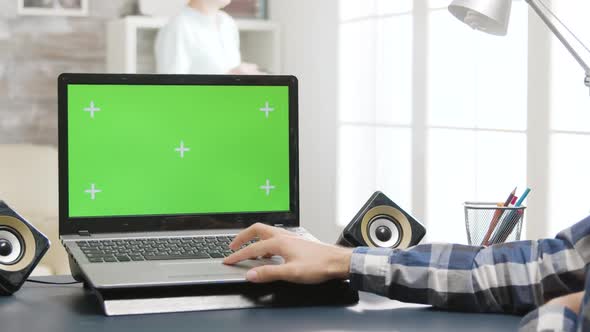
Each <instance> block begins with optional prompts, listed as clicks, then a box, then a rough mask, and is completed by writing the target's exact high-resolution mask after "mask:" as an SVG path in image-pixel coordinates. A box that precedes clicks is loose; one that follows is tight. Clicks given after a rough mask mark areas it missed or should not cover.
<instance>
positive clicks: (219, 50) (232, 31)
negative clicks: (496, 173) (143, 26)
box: [155, 7, 242, 74]
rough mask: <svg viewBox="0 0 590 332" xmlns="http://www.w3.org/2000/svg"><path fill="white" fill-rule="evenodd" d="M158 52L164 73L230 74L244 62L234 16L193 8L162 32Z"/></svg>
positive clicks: (157, 55) (157, 41) (156, 47)
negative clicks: (202, 11) (213, 14)
mask: <svg viewBox="0 0 590 332" xmlns="http://www.w3.org/2000/svg"><path fill="white" fill-rule="evenodd" d="M155 52H156V67H157V72H158V73H160V74H227V73H228V72H229V71H230V70H232V69H234V68H235V67H237V66H239V65H240V63H241V62H242V60H241V56H240V33H239V31H238V26H237V25H236V22H235V21H234V20H233V19H232V18H231V16H229V15H228V14H227V13H225V12H223V11H219V13H218V14H217V15H216V16H213V17H212V16H207V15H203V14H202V13H200V12H199V11H197V10H195V9H193V8H190V7H186V8H185V9H183V11H182V12H181V13H180V14H178V15H177V16H175V17H173V18H171V19H170V22H168V24H167V25H166V26H165V27H164V28H162V29H161V30H160V31H159V32H158V36H157V38H156V45H155Z"/></svg>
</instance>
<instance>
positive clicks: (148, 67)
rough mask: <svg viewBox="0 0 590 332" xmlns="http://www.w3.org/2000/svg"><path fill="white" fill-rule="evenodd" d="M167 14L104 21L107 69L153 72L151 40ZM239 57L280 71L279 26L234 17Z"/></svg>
mask: <svg viewBox="0 0 590 332" xmlns="http://www.w3.org/2000/svg"><path fill="white" fill-rule="evenodd" d="M167 21H168V18H165V17H150V16H127V17H125V18H121V19H117V20H113V21H110V22H109V23H108V25H107V72H109V73H154V72H155V59H154V41H155V38H156V34H157V32H158V29H160V28H161V27H163V26H164V25H166V22H167ZM236 22H237V24H238V28H239V30H240V39H241V51H242V60H243V61H244V62H251V63H255V64H257V65H258V66H259V67H260V68H261V70H262V71H265V72H268V73H270V74H280V73H281V56H280V46H281V45H280V28H279V25H278V24H277V23H274V22H271V21H266V20H246V19H238V20H236Z"/></svg>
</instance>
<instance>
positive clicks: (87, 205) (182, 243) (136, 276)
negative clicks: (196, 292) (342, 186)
mask: <svg viewBox="0 0 590 332" xmlns="http://www.w3.org/2000/svg"><path fill="white" fill-rule="evenodd" d="M144 87H145V88H144ZM159 87H160V89H158V88H159ZM201 87H203V88H202V89H210V90H207V93H208V94H209V95H211V96H214V95H215V93H217V92H220V93H225V92H224V91H225V90H224V89H227V91H228V92H227V94H228V95H230V96H232V94H235V96H237V97H236V98H235V100H236V101H235V103H236V105H238V106H239V105H244V104H245V103H246V102H240V100H239V98H238V97H240V98H241V97H242V96H243V98H251V97H252V95H255V94H258V93H260V94H261V96H262V95H263V94H264V93H263V92H262V91H267V90H268V91H270V92H269V95H270V97H268V96H265V97H264V98H261V100H260V105H259V106H260V107H259V108H257V109H253V110H252V118H253V119H254V117H257V118H255V120H248V121H246V122H250V121H251V122H252V124H248V123H245V124H244V126H248V125H251V126H254V127H255V126H259V125H261V124H262V125H266V123H263V122H262V121H269V120H270V119H272V117H273V116H279V115H280V112H285V113H287V114H283V115H282V116H283V117H287V118H288V125H287V122H285V121H286V120H284V118H283V120H281V121H283V124H282V125H281V126H282V127H280V126H278V125H277V126H278V127H277V128H278V129H277V133H280V132H282V130H283V129H284V131H285V132H284V133H283V134H282V135H277V137H280V139H284V140H286V141H285V142H282V143H281V144H282V145H281V146H284V147H286V146H288V170H287V166H286V165H285V162H283V163H282V164H280V163H277V165H280V166H278V167H276V169H272V170H269V172H275V173H277V174H280V175H281V176H282V178H284V179H288V184H287V183H286V180H285V183H284V186H286V185H288V187H289V188H288V193H286V194H285V193H284V192H283V195H284V196H281V197H283V198H281V201H280V202H278V203H277V204H276V206H277V207H273V208H271V209H269V210H268V211H265V210H264V209H263V208H256V207H253V209H249V210H248V211H246V212H244V211H240V210H239V209H240V206H241V207H246V208H248V207H249V206H248V205H247V204H246V205H244V204H242V203H240V204H242V205H239V204H238V203H239V202H241V201H242V200H243V201H244V202H249V201H250V200H252V204H253V205H256V204H258V205H260V204H265V203H264V200H263V198H266V197H272V194H273V192H272V191H271V190H276V191H277V192H278V189H277V188H279V187H280V184H277V183H272V182H270V181H269V180H268V179H262V180H260V186H259V187H257V188H255V189H257V190H259V191H256V190H254V189H252V194H247V195H244V197H243V198H241V197H237V199H233V200H232V199H228V202H226V203H224V204H226V205H227V206H228V207H229V208H228V210H227V211H220V210H219V209H217V211H215V212H211V213H210V212H207V210H208V206H207V204H208V203H205V202H204V201H211V202H212V203H215V202H216V201H217V200H214V199H213V198H212V199H211V200H209V199H202V200H201V201H203V202H201V201H199V200H197V201H195V202H194V207H193V205H190V204H189V205H186V206H182V207H180V205H179V209H181V208H182V209H181V210H184V211H180V212H174V210H173V208H174V207H175V206H174V204H176V201H177V200H180V198H181V197H176V196H180V192H183V191H184V190H193V188H192V187H191V188H188V189H187V188H184V187H182V182H179V183H180V184H178V186H180V187H179V189H178V192H179V194H178V195H177V194H176V193H175V190H169V189H170V188H168V187H166V186H165V185H162V184H160V185H159V187H158V185H154V187H155V188H161V189H155V192H152V193H150V194H149V196H145V202H144V201H142V200H141V199H127V198H128V197H135V194H134V193H135V191H134V190H136V189H134V188H133V186H130V185H121V183H127V182H128V181H127V177H120V172H125V170H126V169H127V168H131V169H134V170H136V171H133V172H131V173H129V175H128V177H133V176H136V175H137V174H140V173H141V172H143V167H141V166H139V167H138V166H137V165H131V166H130V165H126V164H125V161H124V159H125V156H122V155H121V157H120V158H112V159H111V164H112V165H113V167H112V169H109V170H105V168H109V167H111V166H110V165H111V164H108V165H107V166H105V167H98V168H97V169H96V171H97V172H106V173H105V174H112V176H111V177H113V178H117V179H119V180H117V181H115V180H111V179H110V178H109V177H107V178H109V181H110V182H111V183H110V184H109V185H106V184H104V185H103V186H102V187H101V186H100V183H99V180H96V181H95V179H94V178H92V179H90V176H88V177H89V179H88V181H87V183H85V182H84V184H80V183H82V182H80V181H78V178H80V177H83V176H86V175H81V174H85V172H86V171H87V169H88V168H89V167H92V166H89V167H82V165H85V163H87V162H88V159H89V158H90V159H91V158H93V156H94V153H93V152H95V153H96V154H97V155H100V154H101V153H102V154H104V153H109V151H111V150H113V149H115V150H116V149H117V147H113V146H110V147H106V146H101V145H100V144H101V141H102V139H100V138H96V139H93V137H86V136H85V135H87V134H86V133H89V132H91V131H92V130H94V129H92V128H93V127H92V126H99V125H100V126H104V128H108V130H103V131H100V133H103V132H105V131H106V132H108V134H107V133H105V134H104V135H108V138H112V137H113V136H117V135H119V134H120V133H118V132H117V131H118V130H120V129H118V128H125V124H124V123H123V124H122V123H121V121H122V120H121V119H127V118H129V119H132V118H136V116H135V115H134V114H133V113H132V112H136V113H137V117H140V114H142V112H143V111H145V110H144V109H140V108H139V106H137V107H138V109H134V107H135V106H134V105H135V104H134V103H133V102H131V103H129V104H125V105H124V106H122V105H118V104H117V98H122V99H120V100H119V101H118V102H119V103H124V101H125V100H127V99H125V98H127V96H128V98H129V99H130V100H132V99H133V98H135V97H134V93H135V91H143V92H142V95H143V96H146V95H151V96H149V97H146V98H156V97H154V96H158V95H159V94H160V93H162V92H161V90H162V91H171V92H173V93H177V92H178V93H179V97H178V98H180V99H182V98H188V99H187V100H192V99H190V98H191V97H190V94H188V95H186V96H185V95H182V93H181V92H182V91H185V90H186V89H189V90H190V89H194V91H196V92H197V93H200V92H199V91H200V90H199V89H201ZM271 88H275V89H271ZM117 89H120V91H118V90H117ZM174 89H177V90H174ZM239 89H243V91H241V90H239ZM259 90H260V91H259ZM150 91H153V93H150ZM179 91H180V92H179ZM190 91H193V90H190ZM119 92H120V93H119ZM191 93H192V92H191ZM275 93H276V95H277V96H278V97H276V98H279V99H280V100H281V102H276V103H277V104H278V105H276V106H275V105H274V102H273V100H272V99H273V97H272V96H274V95H273V94H275ZM281 93H283V94H281ZM95 95H96V96H95ZM101 96H103V97H102V98H103V99H104V100H100V99H101ZM110 96H112V98H111V97H110ZM138 96H139V95H138ZM162 96H167V94H165V93H163V94H162ZM248 96H249V97H248ZM58 97H59V101H58V104H59V204H60V211H59V214H60V216H59V226H60V228H59V232H60V238H61V241H62V244H63V245H64V247H65V249H66V251H67V253H68V256H69V260H70V266H71V269H72V275H73V276H74V277H76V278H77V279H79V280H84V281H85V282H87V283H88V284H89V285H90V286H91V287H94V288H97V289H109V288H128V287H145V286H165V285H187V284H210V283H236V282H244V281H245V273H246V271H247V270H248V269H250V268H252V267H254V266H259V265H263V264H280V263H281V259H280V258H279V257H273V258H270V259H256V260H248V261H245V262H242V263H240V264H237V265H235V266H226V265H223V264H222V260H223V257H226V256H227V255H228V254H229V253H230V252H229V249H223V248H225V247H224V245H226V244H227V243H229V242H230V241H231V239H232V237H233V236H235V235H236V234H237V233H239V232H240V231H241V230H243V229H244V228H246V227H248V226H250V225H252V224H254V223H256V222H261V223H265V224H268V225H273V226H277V227H282V228H285V229H287V230H290V231H293V232H295V233H297V234H300V235H301V236H304V237H308V238H310V239H313V236H311V235H310V234H309V233H307V232H306V231H305V230H304V229H303V228H301V227H300V225H299V184H298V182H299V181H298V178H299V175H298V170H299V167H298V120H297V119H298V103H297V98H298V92H297V80H296V78H295V77H292V76H201V75H131V74H62V75H61V76H60V77H59V78H58ZM123 97H124V98H123ZM175 98H176V97H175ZM206 98H209V97H203V99H206ZM211 98H214V97H211ZM89 99H96V100H89ZM141 100H143V98H141ZM199 100H200V99H198V98H195V99H194V106H195V112H199V111H201V110H202V109H205V108H207V107H202V108H201V107H199V106H200V105H199ZM140 102H141V101H138V104H137V105H139V103H140ZM157 102H158V100H157V99H154V100H153V101H152V103H157ZM167 102H168V103H170V101H167ZM220 102H221V101H220ZM182 105H186V103H185V104H181V106H179V107H184V106H182ZM227 105H230V104H227ZM227 105H226V106H225V107H226V108H228V110H229V111H228V112H229V113H228V117H229V116H231V111H232V109H231V108H232V106H231V105H230V106H227ZM254 105H256V103H255V104H254ZM238 106H236V107H238ZM239 107H242V106H239ZM154 109H156V110H155V111H154V112H158V111H157V108H154ZM109 112H110V113H109ZM117 112H118V113H117ZM171 112H172V113H173V111H171ZM115 113H116V114H115ZM123 113H125V114H123ZM127 113H129V114H127ZM114 114H115V115H114ZM129 115H132V116H129ZM109 116H110V117H113V120H109V121H112V123H110V122H109V123H107V120H105V119H110V118H109ZM119 116H120V118H116V117H119ZM124 116H126V117H124ZM157 116H166V115H165V114H159V113H158V114H157ZM191 116H192V115H191ZM216 116H217V115H216ZM171 117H172V116H171ZM115 119H116V121H115ZM100 121H103V122H100ZM227 121H228V122H230V123H231V121H233V120H232V119H231V118H228V120H227ZM162 122H163V121H162ZM186 122H187V121H185V122H184V123H183V126H185V125H187V124H186ZM212 123H214V122H212ZM268 123H270V122H268ZM188 125H189V128H190V125H191V124H190V123H189V124H188ZM161 126H162V127H166V126H175V124H174V123H173V122H172V119H171V120H170V122H169V123H168V122H166V123H161ZM147 127H149V126H148V125H147V124H146V128H147ZM86 128H88V129H86ZM129 128H130V129H129V132H134V131H136V130H137V132H138V133H144V132H145V130H144V129H143V128H142V124H141V123H140V122H139V123H138V122H136V121H130V124H129ZM179 128H180V127H179ZM235 128H237V129H235V130H236V131H237V132H238V133H237V134H236V137H231V136H232V131H231V130H224V131H225V132H224V136H225V137H228V136H229V139H228V141H227V142H234V141H236V142H237V141H247V140H248V139H249V138H247V137H244V135H248V134H247V133H248V132H250V131H244V133H246V134H244V133H241V132H240V130H241V129H239V127H235ZM165 129H166V130H167V129H168V128H165ZM210 129H211V128H200V127H199V124H195V125H194V131H200V130H210ZM146 130H149V129H146ZM166 130H164V129H162V134H161V135H162V137H163V136H165V135H164V134H163V133H164V132H165V131H166ZM100 135H102V134H100ZM149 135H150V136H153V137H154V138H157V137H159V136H158V135H160V131H155V130H150V134H149ZM105 137H107V136H105ZM242 138H243V139H242ZM147 139H149V138H147ZM251 139H252V140H253V141H254V140H256V139H258V138H257V137H255V136H252V138H251ZM105 140H107V139H106V138H105ZM144 140H145V138H144ZM130 141H134V139H133V137H132V139H122V140H121V141H120V144H123V145H124V144H127V142H130ZM82 142H85V143H84V144H85V145H83V146H80V144H82ZM105 144H106V143H105ZM133 144H135V143H133ZM175 144H178V142H176V143H175ZM185 144H186V145H185ZM188 144H189V142H180V144H179V145H178V146H176V145H171V146H170V150H169V151H168V150H166V151H165V153H163V157H159V158H158V159H166V158H176V159H175V160H174V162H175V163H180V161H179V160H180V159H178V158H179V157H180V158H186V157H187V156H191V153H192V154H193V155H195V154H196V153H197V152H198V151H201V150H203V151H205V150H206V149H215V146H211V144H217V143H216V141H215V140H214V139H212V140H210V141H208V140H201V141H197V142H195V141H192V142H190V150H189V148H188V147H187V146H188ZM130 146H134V145H130ZM250 148H251V147H245V149H250ZM183 149H184V150H185V151H181V150H183ZM223 149H224V147H223V146H220V147H219V150H220V151H222V150H223ZM242 149H244V148H242ZM257 149H258V148H253V147H252V153H258V150H257ZM269 149H274V147H269ZM131 150H133V149H131ZM79 151H84V152H79ZM105 151H106V152H105ZM168 153H169V155H168ZM182 153H186V154H185V155H184V156H180V154H182ZM220 153H222V152H220ZM83 154H84V155H86V154H87V157H81V156H82V155H83ZM234 154H235V155H236V156H235V157H232V156H230V157H227V156H225V157H224V158H233V159H229V160H231V161H233V162H234V163H235V167H233V169H235V172H237V173H240V172H244V175H243V178H244V179H247V178H248V176H249V175H248V174H249V173H248V170H247V169H248V165H241V164H240V163H242V159H240V157H239V156H240V154H239V153H234ZM244 156H246V157H244V158H248V156H247V155H246V154H244ZM142 158H143V157H142ZM146 158H147V157H146ZM212 158H213V159H215V158H217V157H216V156H215V155H212ZM186 160H189V159H188V158H186ZM284 160H287V159H286V158H285V159H284ZM183 161H184V160H183ZM138 162H139V161H138ZM154 162H157V160H154ZM148 164H149V163H147V162H144V163H143V164H142V165H146V169H147V168H149V165H148ZM163 167H167V166H163ZM242 170H243V171H242ZM108 172H110V173H108ZM145 172H146V174H141V176H143V177H144V178H145V179H151V178H152V174H148V173H149V172H148V171H145ZM175 172H180V171H178V170H177V169H175V168H171V169H170V170H169V171H168V173H175ZM285 172H287V173H288V174H286V173H285ZM255 173H256V172H255V171H252V174H255ZM232 174H233V173H232ZM240 174H241V173H240ZM273 174H274V173H273ZM138 176H139V175H138ZM198 176H201V177H202V176H203V174H201V173H199V172H195V173H194V174H190V172H189V174H187V175H186V179H187V181H189V182H190V181H193V180H194V181H197V180H195V177H198ZM211 176H213V177H214V176H215V175H214V174H213V175H211ZM236 176H241V175H236ZM103 178H104V177H103ZM94 181H95V182H96V183H95V182H94ZM149 181H151V180H149ZM149 181H148V182H149ZM103 182H107V180H106V178H105V180H103ZM129 183H132V182H129ZM171 183H172V181H171ZM172 186H173V185H172V184H170V187H172ZM273 186H274V188H273ZM284 186H283V187H284ZM109 188H112V189H109ZM115 188H117V190H119V191H122V193H118V195H120V196H119V198H118V199H117V200H116V201H115V200H113V202H114V203H112V205H108V204H107V203H105V200H106V198H105V197H108V195H109V194H110V193H112V192H114V191H115ZM172 189H174V188H172ZM194 190H197V189H194ZM198 190H200V191H199V193H201V194H202V193H203V192H205V194H206V193H207V190H211V195H212V196H214V195H215V193H216V190H217V189H215V188H206V187H200V188H199V189H198ZM244 190H245V189H241V188H238V189H236V193H234V192H232V191H229V190H228V191H226V192H227V193H231V194H228V196H231V195H233V194H235V195H238V194H237V192H241V191H244ZM248 190H250V189H249V188H248ZM158 191H164V192H158ZM244 192H249V191H244ZM258 194H260V195H261V196H260V197H258V196H256V197H255V198H252V197H253V196H252V195H258ZM154 197H155V198H154ZM202 197H204V198H207V196H202ZM261 197H262V198H261ZM284 197H288V200H287V199H286V198H284ZM156 198H157V201H156V203H154V202H153V201H152V200H154V199H156ZM101 200H102V201H101ZM127 200H128V201H127ZM277 200H278V198H277ZM148 201H149V202H148ZM150 202H151V203H150ZM157 202H161V204H159V203H157ZM234 202H235V204H234ZM258 202H261V203H258ZM95 203H96V204H97V205H92V204H95ZM279 203H280V204H279ZM98 204H102V205H100V207H97V206H98ZM178 204H180V203H178ZM160 205H161V206H162V210H165V211H164V212H162V213H158V211H159V210H158V209H159V208H160ZM213 205H216V204H213ZM115 206H116V208H115ZM233 206H238V207H237V208H232V207H233ZM261 206H262V205H261ZM164 207H170V208H167V209H164ZM262 207H264V206H262ZM117 209H118V210H117ZM142 209H145V211H146V212H145V213H143V212H142V211H143V210H142ZM191 209H192V210H194V211H186V210H191ZM210 209H211V210H213V209H214V208H213V207H211V208H210ZM251 210H254V211H251ZM103 211H105V212H103ZM112 211H122V212H121V213H113V212H112ZM213 245H219V247H220V248H222V249H219V250H218V251H217V252H219V254H211V253H208V252H211V251H210V247H211V246H213ZM146 248H147V249H146ZM160 249H161V250H160ZM152 250H154V251H152ZM208 250H209V251H208ZM211 250H213V252H215V248H214V249H211ZM160 254H162V255H163V254H171V255H172V257H163V258H162V256H160ZM195 255H196V256H198V257H197V258H194V257H196V256H195ZM203 255H209V257H203ZM113 257H114V258H113Z"/></svg>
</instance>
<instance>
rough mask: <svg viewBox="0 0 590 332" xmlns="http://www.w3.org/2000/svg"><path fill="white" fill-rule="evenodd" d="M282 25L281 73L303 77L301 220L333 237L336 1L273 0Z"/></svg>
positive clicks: (273, 16)
mask: <svg viewBox="0 0 590 332" xmlns="http://www.w3.org/2000/svg"><path fill="white" fill-rule="evenodd" d="M269 2H270V3H269V7H270V8H269V10H270V11H269V16H270V19H271V20H273V21H276V22H279V23H280V24H281V29H282V31H281V38H282V64H283V73H284V74H292V75H295V76H297V77H298V78H299V93H300V97H299V102H300V104H299V137H300V138H299V147H300V169H299V172H300V177H301V179H300V187H301V191H300V198H301V222H302V225H303V226H304V227H306V228H307V229H308V230H310V231H311V232H312V233H313V234H314V235H315V236H317V237H318V238H319V239H320V240H323V241H327V242H334V241H335V240H336V238H337V237H338V235H339V234H340V228H339V227H338V226H337V225H336V198H337V197H336V161H337V119H338V104H337V102H338V87H337V82H338V79H337V75H338V1H337V0H321V1H318V0H295V1H294V0H270V1H269Z"/></svg>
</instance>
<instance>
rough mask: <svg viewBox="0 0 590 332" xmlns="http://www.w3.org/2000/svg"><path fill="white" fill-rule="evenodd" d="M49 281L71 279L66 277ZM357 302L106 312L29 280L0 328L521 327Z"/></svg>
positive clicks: (72, 292) (8, 304)
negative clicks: (153, 312)
mask: <svg viewBox="0 0 590 332" xmlns="http://www.w3.org/2000/svg"><path fill="white" fill-rule="evenodd" d="M43 280H46V281H61V282H63V281H67V280H69V279H68V278H64V277H50V278H44V279H43ZM360 298H361V301H360V302H359V303H358V304H357V305H354V306H351V307H316V308H280V309H244V310H226V311H208V312H191V313H177V314H161V315H147V316H122V317H105V316H103V315H102V312H101V309H100V307H99V305H98V301H97V300H96V298H95V297H94V296H93V295H92V294H90V293H89V292H87V291H85V290H84V289H83V288H82V286H80V285H68V286H52V285H37V284H31V283H25V285H24V287H23V288H22V289H21V290H20V291H19V292H17V293H16V294H15V295H14V296H12V297H0V322H1V323H0V330H1V331H6V332H8V331H10V332H36V331H56V332H57V331H59V332H70V331H72V332H73V331H76V332H85V331H108V332H118V331H125V332H132V331H141V332H149V331H166V332H168V331H170V332H172V331H182V332H186V331H272V332H276V331H281V332H289V331H389V332H391V331H402V332H403V331H475V330H477V331H515V330H516V328H517V326H518V322H519V321H520V317H516V316H504V315H492V314H463V313H453V312H443V311H437V310H433V309H431V308H428V307H424V306H412V305H407V304H403V303H400V302H397V301H391V300H388V299H385V298H381V297H378V296H375V295H372V294H366V293H361V296H360Z"/></svg>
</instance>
